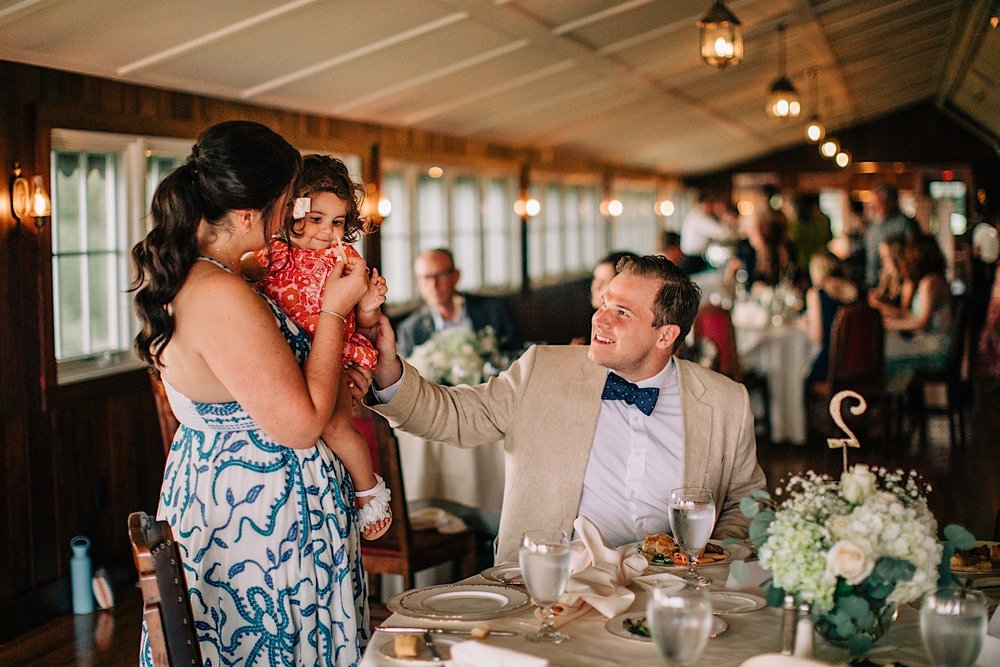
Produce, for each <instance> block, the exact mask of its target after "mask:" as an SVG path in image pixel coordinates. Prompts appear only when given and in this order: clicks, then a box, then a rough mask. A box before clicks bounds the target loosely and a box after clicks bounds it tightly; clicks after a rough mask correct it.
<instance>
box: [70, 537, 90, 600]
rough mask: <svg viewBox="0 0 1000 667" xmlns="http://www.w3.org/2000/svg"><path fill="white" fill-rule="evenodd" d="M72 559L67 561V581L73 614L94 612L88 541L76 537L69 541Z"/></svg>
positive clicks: (84, 538)
mask: <svg viewBox="0 0 1000 667" xmlns="http://www.w3.org/2000/svg"><path fill="white" fill-rule="evenodd" d="M69 546H70V548H71V549H73V557H72V558H71V559H70V561H69V580H70V586H71V587H72V591H73V613H74V614H91V613H93V612H94V583H93V574H92V572H91V567H90V554H89V553H88V552H89V551H90V540H89V539H87V538H86V537H84V536H83V535H77V536H76V537H74V538H73V539H71V540H70V541H69Z"/></svg>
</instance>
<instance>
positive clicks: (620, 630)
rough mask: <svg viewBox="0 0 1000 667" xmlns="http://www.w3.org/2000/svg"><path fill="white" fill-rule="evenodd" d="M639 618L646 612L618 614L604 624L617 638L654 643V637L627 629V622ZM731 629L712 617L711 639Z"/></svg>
mask: <svg viewBox="0 0 1000 667" xmlns="http://www.w3.org/2000/svg"><path fill="white" fill-rule="evenodd" d="M637 618H646V612H644V611H630V612H626V613H624V614H618V615H617V616H615V617H614V618H611V619H608V622H607V623H605V624H604V629H605V630H607V631H608V632H610V633H611V634H613V635H614V636H615V637H621V638H622V639H631V640H633V641H637V642H652V641H653V638H652V637H643V636H642V635H636V634H633V633H631V632H629V631H628V630H626V629H625V620H626V619H629V620H635V619H637ZM728 629H729V624H728V623H726V622H725V621H724V620H722V619H721V618H719V617H718V616H712V631H711V632H710V633H709V635H708V636H709V638H710V639H715V638H716V637H718V636H719V635H721V634H722V633H723V632H725V631H726V630H728Z"/></svg>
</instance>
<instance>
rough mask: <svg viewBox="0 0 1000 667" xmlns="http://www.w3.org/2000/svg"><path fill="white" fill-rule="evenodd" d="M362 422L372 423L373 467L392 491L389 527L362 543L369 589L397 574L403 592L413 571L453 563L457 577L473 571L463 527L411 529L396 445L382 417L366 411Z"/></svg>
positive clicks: (471, 541) (472, 550) (471, 545)
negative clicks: (384, 576) (449, 530)
mask: <svg viewBox="0 0 1000 667" xmlns="http://www.w3.org/2000/svg"><path fill="white" fill-rule="evenodd" d="M368 414H369V415H371V416H370V417H369V416H366V417H364V419H371V420H373V421H374V433H375V443H376V448H377V451H378V460H377V467H378V468H380V469H381V474H382V476H383V477H384V478H385V483H386V484H387V485H388V486H389V488H390V489H392V500H391V501H390V505H391V507H392V516H393V521H392V526H390V527H389V531H388V532H387V533H386V534H385V535H383V536H382V537H380V538H379V539H378V540H375V541H373V542H363V543H362V545H361V558H362V560H363V561H364V565H365V571H366V572H368V574H369V575H374V576H372V589H373V590H376V586H375V585H374V584H375V582H377V581H378V575H382V574H399V575H402V577H403V587H404V589H410V588H413V587H414V586H415V585H416V584H415V581H414V577H415V575H416V573H417V572H419V571H421V570H424V569H426V568H429V567H433V566H435V565H441V564H443V563H448V562H455V563H457V564H459V566H460V569H461V577H463V578H464V577H469V576H472V575H473V574H475V572H476V535H475V533H474V532H473V531H472V530H470V529H468V528H466V529H465V530H463V531H462V532H460V533H453V534H447V535H446V534H442V533H439V532H438V531H437V530H434V529H428V530H413V528H412V527H411V526H410V519H409V516H408V514H407V509H406V491H405V489H404V488H403V471H402V468H401V467H400V459H399V443H398V442H397V440H396V435H395V434H394V433H393V431H392V427H391V426H389V422H387V421H386V420H385V418H384V417H382V416H380V415H378V414H375V413H372V412H369V413H368Z"/></svg>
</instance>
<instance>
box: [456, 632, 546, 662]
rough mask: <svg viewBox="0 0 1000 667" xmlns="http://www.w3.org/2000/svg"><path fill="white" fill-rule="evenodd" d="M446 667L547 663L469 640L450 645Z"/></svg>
mask: <svg viewBox="0 0 1000 667" xmlns="http://www.w3.org/2000/svg"><path fill="white" fill-rule="evenodd" d="M445 664H446V665H447V666H448V667H482V666H483V665H490V667H548V665H549V661H548V660H546V659H545V658H539V657H538V656H535V655H528V654H527V653H520V652H518V651H512V650H511V649H509V648H500V647H499V646H493V645H492V644H484V643H483V642H480V641H476V640H474V639H473V640H470V641H464V642H459V643H457V644H452V646H451V660H449V661H448V662H446V663H445Z"/></svg>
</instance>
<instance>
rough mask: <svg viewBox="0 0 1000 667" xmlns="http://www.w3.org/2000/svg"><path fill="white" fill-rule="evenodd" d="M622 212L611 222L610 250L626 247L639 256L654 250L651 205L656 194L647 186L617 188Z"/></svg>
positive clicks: (654, 217) (656, 230)
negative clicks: (646, 188)
mask: <svg viewBox="0 0 1000 667" xmlns="http://www.w3.org/2000/svg"><path fill="white" fill-rule="evenodd" d="M617 197H618V199H619V201H621V203H622V214H621V215H620V216H619V217H618V218H615V219H614V220H613V221H612V223H611V246H612V250H628V251H631V252H634V253H637V254H639V255H650V254H653V253H655V252H656V245H657V234H658V231H659V229H658V226H657V224H658V223H657V219H656V213H655V210H654V208H653V207H654V206H655V204H656V193H655V191H654V190H652V189H649V190H645V189H638V188H633V189H620V190H619V191H618V195H617Z"/></svg>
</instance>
